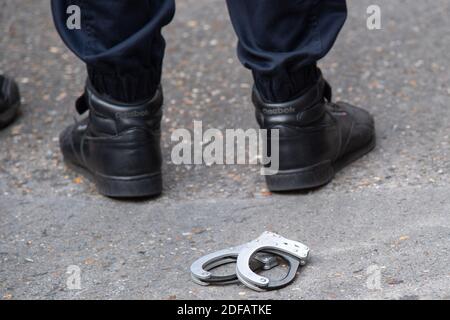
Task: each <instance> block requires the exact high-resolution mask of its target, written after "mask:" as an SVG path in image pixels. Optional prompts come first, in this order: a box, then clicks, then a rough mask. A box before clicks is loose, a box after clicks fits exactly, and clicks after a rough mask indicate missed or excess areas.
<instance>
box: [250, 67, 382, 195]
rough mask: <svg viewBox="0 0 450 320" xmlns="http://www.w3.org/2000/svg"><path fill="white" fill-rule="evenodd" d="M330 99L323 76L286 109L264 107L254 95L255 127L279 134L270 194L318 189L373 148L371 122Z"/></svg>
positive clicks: (285, 105) (365, 115) (361, 113)
mask: <svg viewBox="0 0 450 320" xmlns="http://www.w3.org/2000/svg"><path fill="white" fill-rule="evenodd" d="M331 98H332V93H331V87H330V85H329V84H328V83H327V82H326V81H325V80H324V79H323V78H322V76H320V78H319V80H318V82H317V83H316V84H315V85H314V86H313V87H312V88H310V89H308V90H307V91H306V92H304V94H302V95H301V96H300V97H299V98H298V99H296V100H294V101H290V102H286V103H267V102H265V101H263V99H262V98H261V96H260V95H259V94H258V92H257V91H256V89H255V90H254V92H253V102H254V104H255V106H256V116H257V120H258V123H259V124H260V126H261V128H263V129H279V134H280V141H279V147H280V155H279V156H280V158H279V161H280V170H279V172H278V173H277V174H275V175H269V176H266V181H267V184H268V187H269V189H270V190H271V191H274V192H277V191H293V190H304V189H313V188H316V187H320V186H323V185H325V184H327V183H329V182H330V181H331V180H333V178H334V175H335V173H336V172H337V171H339V170H340V169H342V168H344V167H345V166H347V165H349V164H350V163H352V162H353V161H355V160H357V159H359V158H361V157H362V156H364V155H365V154H367V153H369V152H370V151H371V150H372V149H373V148H374V147H375V144H376V138H375V126H374V120H373V117H372V116H371V115H370V114H369V113H368V112H367V111H365V110H363V109H360V108H357V107H354V106H351V105H349V104H347V103H332V102H331V100H332V99H331ZM268 146H270V141H268Z"/></svg>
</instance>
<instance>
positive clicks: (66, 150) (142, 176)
mask: <svg viewBox="0 0 450 320" xmlns="http://www.w3.org/2000/svg"><path fill="white" fill-rule="evenodd" d="M162 104H163V95H162V90H161V89H160V90H158V92H157V93H156V95H155V97H154V98H153V99H151V100H149V101H143V102H141V103H137V104H124V103H120V102H117V101H112V100H110V99H108V98H106V97H102V96H100V95H99V94H98V93H97V92H96V91H95V89H94V88H92V87H91V86H90V85H89V84H88V85H87V86H86V92H85V94H84V95H83V96H82V97H81V98H80V99H79V100H78V102H77V110H78V112H79V113H80V114H83V113H84V112H86V111H88V110H89V117H88V118H87V119H85V120H84V121H82V122H80V123H77V124H75V125H72V126H70V127H68V128H67V129H66V130H65V131H64V132H63V133H62V134H61V136H60V145H61V150H62V153H63V155H64V159H65V161H66V163H68V164H71V165H74V166H75V167H76V168H78V169H82V170H81V173H84V174H86V175H87V176H88V178H91V180H93V182H95V184H96V186H97V188H98V191H99V192H100V193H101V194H103V195H105V196H108V197H113V198H140V197H150V196H156V195H159V194H161V192H162V177H161V164H162V157H161V147H160V139H161V118H162Z"/></svg>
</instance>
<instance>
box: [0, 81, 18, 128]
mask: <svg viewBox="0 0 450 320" xmlns="http://www.w3.org/2000/svg"><path fill="white" fill-rule="evenodd" d="M19 107H20V92H19V87H18V86H17V83H16V82H15V81H14V80H12V79H10V78H7V77H5V76H0V129H1V128H4V127H6V126H7V125H9V124H10V123H11V122H12V121H13V120H14V119H15V118H16V116H17V113H18V111H19Z"/></svg>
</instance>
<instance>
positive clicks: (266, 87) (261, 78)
mask: <svg viewBox="0 0 450 320" xmlns="http://www.w3.org/2000/svg"><path fill="white" fill-rule="evenodd" d="M319 76H320V70H319V69H318V68H317V65H316V64H313V65H308V66H305V67H301V68H300V69H299V70H296V71H295V72H291V71H289V70H286V69H281V70H278V71H275V72H273V73H270V74H268V73H259V72H256V71H253V77H254V79H255V86H256V89H257V90H258V92H259V94H260V95H261V96H262V98H263V99H264V100H265V101H266V102H271V103H282V102H287V101H291V100H294V99H296V98H298V97H299V96H301V94H302V93H303V92H304V91H305V90H306V89H308V88H309V87H311V86H312V85H314V84H315V83H316V82H317V80H318V79H319Z"/></svg>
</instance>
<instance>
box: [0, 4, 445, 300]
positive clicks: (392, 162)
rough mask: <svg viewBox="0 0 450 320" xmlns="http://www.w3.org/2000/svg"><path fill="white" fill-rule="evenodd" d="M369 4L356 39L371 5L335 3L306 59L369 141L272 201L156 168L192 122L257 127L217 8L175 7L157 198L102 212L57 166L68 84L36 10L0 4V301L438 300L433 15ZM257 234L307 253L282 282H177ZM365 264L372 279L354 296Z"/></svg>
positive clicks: (440, 220)
mask: <svg viewBox="0 0 450 320" xmlns="http://www.w3.org/2000/svg"><path fill="white" fill-rule="evenodd" d="M376 2H377V4H378V5H380V6H381V8H382V13H383V29H382V30H379V31H368V30H367V28H366V20H365V19H366V8H367V7H368V5H369V4H372V3H373V1H368V0H361V1H356V0H352V1H349V7H350V16H349V21H348V23H347V25H346V27H345V29H344V30H343V32H342V34H341V36H340V38H339V41H338V42H337V44H336V46H335V48H334V50H333V51H332V53H331V54H330V55H329V56H328V57H327V58H326V59H325V60H324V61H322V63H321V64H322V67H323V69H324V72H325V73H326V76H327V77H328V78H329V80H330V81H331V82H332V83H333V84H334V88H335V92H336V96H337V98H341V99H345V100H349V101H352V102H354V103H357V104H359V105H362V106H365V107H367V109H368V110H370V111H371V112H373V114H374V115H375V117H376V120H377V129H378V140H379V145H378V148H377V149H376V150H375V151H374V152H373V153H371V154H370V155H368V156H367V157H365V158H364V159H362V160H360V161H358V162H357V163H356V164H354V165H353V166H352V167H351V168H348V169H347V170H344V171H343V172H341V173H340V174H339V175H338V176H337V178H336V179H335V181H334V182H333V183H331V184H330V185H329V186H327V187H325V188H322V189H320V190H317V191H314V192H311V193H308V194H287V195H272V194H270V193H268V192H267V191H266V190H265V185H264V180H263V178H262V177H261V176H260V175H259V174H258V168H257V167H246V166H226V167H221V166H215V167H206V166H197V167H181V166H174V165H173V164H171V163H170V152H171V147H172V146H173V144H172V143H171V141H170V133H171V131H172V130H173V129H175V128H180V127H187V128H191V127H192V121H193V120H202V121H203V122H204V126H206V127H216V128H222V129H225V128H236V127H239V128H252V127H255V126H256V124H255V121H254V119H253V110H252V106H251V104H250V101H249V88H250V87H251V77H250V75H249V73H248V71H246V70H244V69H243V68H241V66H240V65H239V63H238V61H237V59H236V57H235V48H234V47H235V42H236V39H235V36H234V34H233V31H232V28H231V26H230V24H229V18H228V16H227V12H226V9H225V5H224V2H223V1H219V0H214V1H213V0H186V1H178V15H177V17H176V19H175V21H174V23H173V24H172V25H171V26H170V27H169V28H168V29H166V31H165V34H166V36H167V40H168V51H167V59H166V62H165V75H164V86H165V89H166V96H167V103H166V116H165V119H164V129H165V130H164V131H165V135H164V152H165V156H166V164H165V168H164V172H165V193H164V195H163V196H162V197H160V198H158V199H156V200H153V201H141V202H119V201H114V200H110V199H105V198H102V197H101V196H99V195H98V194H97V193H96V192H95V189H94V187H93V186H92V185H91V184H90V183H89V182H88V181H85V180H84V179H82V178H80V177H79V176H77V174H76V173H73V172H71V171H69V170H68V169H66V167H65V166H64V164H63V163H62V161H61V157H60V154H59V151H58V143H57V136H58V133H59V132H60V131H61V130H62V129H63V128H64V127H65V126H66V125H68V124H69V123H71V122H72V121H73V120H72V115H73V114H74V110H73V107H72V105H73V101H74V99H75V98H76V97H77V96H78V95H79V94H80V92H81V90H82V85H83V82H84V78H85V73H84V70H83V66H82V65H81V64H80V63H79V62H78V61H77V60H76V59H75V58H74V57H73V55H72V54H70V53H69V52H68V51H67V50H66V49H65V48H64V46H63V45H62V43H61V41H60V40H59V38H58V36H57V35H56V33H55V32H54V30H53V27H52V23H51V20H50V15H49V8H48V1H45V0H35V1H31V0H20V1H13V0H4V1H2V3H1V4H0V30H3V31H2V32H4V34H2V37H1V38H0V48H1V50H0V55H1V56H0V71H1V72H6V73H8V74H10V75H13V76H15V77H16V78H17V79H18V81H19V82H20V85H21V89H22V92H23V96H24V98H23V99H24V107H23V111H22V115H21V117H20V119H19V120H18V121H17V122H16V123H15V124H14V125H12V126H11V127H9V128H8V129H6V130H4V131H2V132H1V133H0V299H1V298H3V299H22V298H32V299H73V298H74V299H90V298H94V299H97V298H107V299H126V298H137V299H147V298H151V299H175V298H179V299H184V298H189V299H197V298H200V299H219V298H226V299H248V298H254V299H260V298H261V299H266V298H269V299H279V298H287V299H299V298H304V299H306V298H314V299H316V298H318V299H322V298H324V299H341V298H345V299H347V298H349V299H373V298H393V299H423V298H447V299H449V298H450V267H449V265H450V243H449V240H450V204H449V200H448V199H449V194H450V182H449V181H450V179H449V178H450V171H449V168H450V161H449V151H450V143H449V142H450V141H449V134H450V129H449V122H450V112H449V110H448V106H449V103H450V72H449V69H450V66H449V63H448V52H449V50H450V33H449V30H450V19H449V12H450V4H449V2H448V1H446V0H433V1H431V0H428V1H413V0H396V1H388V0H378V1H376ZM264 230H272V231H275V232H278V233H280V234H282V235H284V236H286V237H289V238H292V239H296V240H299V241H302V242H305V243H306V244H308V245H309V246H310V247H311V248H312V260H311V263H310V265H308V266H307V267H306V268H304V269H303V270H302V271H301V273H300V275H299V278H298V279H297V281H296V282H295V283H294V284H293V285H292V286H290V287H288V288H286V289H283V290H281V291H277V292H270V293H262V294H261V293H255V292H252V291H250V290H247V289H245V288H244V287H242V286H228V287H207V288H204V287H199V286H197V285H195V284H193V283H192V282H191V281H190V278H189V273H188V267H189V265H190V263H191V262H193V261H194V260H195V259H196V258H197V257H199V256H201V255H202V254H204V253H207V252H210V251H212V250H216V249H222V248H224V247H228V246H230V245H234V244H239V243H243V242H246V241H248V240H251V239H253V238H255V237H256V236H258V235H259V233H261V232H262V231H264ZM70 265H77V266H79V267H80V268H81V281H82V283H81V284H82V289H81V290H75V291H71V290H68V288H67V286H66V280H67V277H68V275H67V274H66V271H67V268H68V266H70ZM372 266H374V267H373V268H372ZM374 270H375V271H374ZM377 270H379V271H380V273H381V283H380V286H379V287H377V286H376V285H375V287H374V286H370V284H376V277H375V278H374V276H376V274H377ZM368 272H369V274H368ZM374 279H375V281H371V280H374ZM368 280H369V281H368ZM368 283H369V286H368V285H367V284H368Z"/></svg>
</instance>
